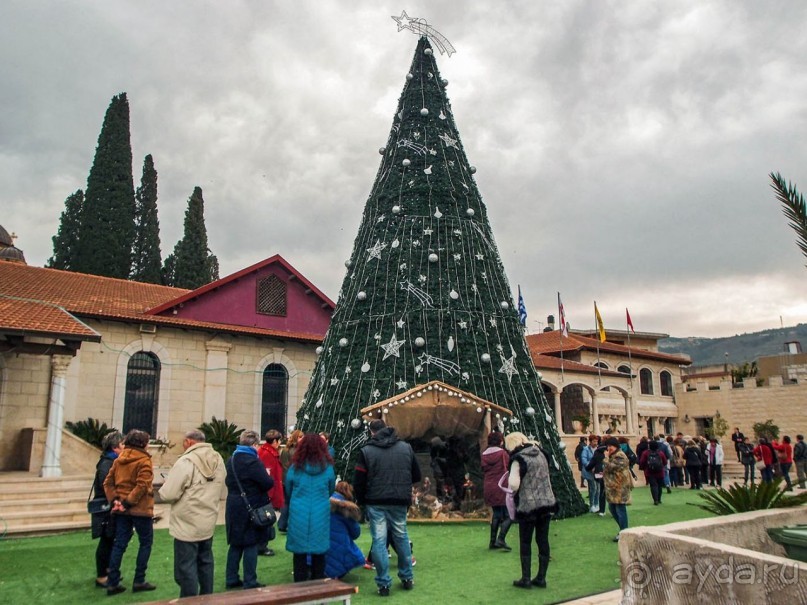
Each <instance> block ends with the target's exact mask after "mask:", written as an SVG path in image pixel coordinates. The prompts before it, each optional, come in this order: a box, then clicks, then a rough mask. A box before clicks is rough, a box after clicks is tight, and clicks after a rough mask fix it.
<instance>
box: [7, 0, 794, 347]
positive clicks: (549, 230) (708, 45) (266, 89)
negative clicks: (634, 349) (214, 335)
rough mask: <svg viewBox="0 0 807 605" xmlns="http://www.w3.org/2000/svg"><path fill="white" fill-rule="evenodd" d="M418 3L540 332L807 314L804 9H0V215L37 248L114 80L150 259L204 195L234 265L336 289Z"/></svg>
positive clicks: (715, 328)
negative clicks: (796, 214)
mask: <svg viewBox="0 0 807 605" xmlns="http://www.w3.org/2000/svg"><path fill="white" fill-rule="evenodd" d="M403 9H405V10H406V11H407V12H408V14H409V16H411V17H422V18H425V19H427V20H428V21H429V23H430V24H431V25H432V26H433V27H435V28H436V29H437V30H439V31H440V32H441V33H442V34H443V35H445V36H446V37H447V38H448V39H449V40H450V41H451V42H452V43H453V45H454V46H455V48H456V49H457V53H456V54H455V55H453V56H452V57H451V58H447V57H445V56H442V57H439V58H438V63H439V67H440V70H441V72H442V76H443V77H444V78H447V79H448V80H449V82H450V84H449V87H448V89H447V90H448V94H449V97H450V99H451V103H452V107H453V110H454V115H455V119H456V123H457V126H458V127H459V130H460V133H461V135H462V139H463V144H464V146H465V149H466V152H467V154H468V158H469V160H470V162H471V164H473V165H475V166H476V167H477V169H478V172H477V173H476V178H477V182H478V184H479V188H480V190H481V192H482V196H483V199H484V201H485V203H486V205H487V207H488V211H489V214H490V217H491V221H492V224H493V229H494V233H495V235H496V240H497V243H498V245H499V249H500V250H501V253H502V257H503V259H502V260H503V262H504V266H505V268H506V270H507V273H508V278H509V280H510V283H511V284H512V285H513V287H514V288H515V286H516V284H521V286H522V290H523V292H524V296H525V299H526V303H527V307H528V311H529V313H530V318H529V321H530V329H531V331H537V330H538V329H539V328H540V327H541V326H540V325H539V324H538V323H537V321H538V320H541V321H543V320H545V317H546V315H547V314H548V313H555V312H556V292H557V291H560V292H561V295H562V297H563V302H564V305H565V308H566V314H567V319H568V320H569V321H570V323H571V324H572V327H577V328H590V327H592V326H593V303H592V301H594V300H597V303H598V306H599V307H600V311H601V313H602V315H603V317H604V319H605V323H606V327H613V328H621V329H624V327H625V323H624V322H625V315H624V309H625V307H628V308H630V312H631V316H632V318H633V323H634V325H635V327H636V329H637V330H639V331H653V332H664V333H669V334H671V335H673V336H728V335H733V334H735V333H742V332H749V331H756V330H759V329H764V328H769V327H778V326H779V325H780V317H781V319H782V321H783V323H784V325H793V324H796V323H799V322H807V269H805V267H804V264H805V259H804V258H803V257H802V256H801V253H800V252H799V251H798V249H797V248H796V245H795V243H794V235H793V234H792V232H791V230H790V229H789V227H788V226H787V223H786V220H785V219H784V217H783V215H782V213H781V210H780V207H779V205H778V203H777V202H776V201H775V198H774V196H773V192H772V191H771V190H770V188H769V186H768V182H769V180H768V176H767V175H768V173H769V172H771V171H780V172H781V173H782V174H783V175H784V176H785V177H786V178H788V179H789V180H792V181H795V182H796V183H797V184H798V185H799V187H800V189H801V190H802V191H807V149H805V143H804V141H805V127H807V36H805V35H804V32H805V25H807V4H805V3H797V2H782V1H776V0H773V1H769V2H765V3H760V2H754V1H725V2H719V1H712V2H710V1H705V0H693V1H686V0H681V1H676V2H651V1H647V2H638V1H627V0H626V1H623V2H619V1H608V0H596V1H595V0H590V1H588V2H586V1H579V0H578V1H575V0H566V1H564V2H552V1H549V0H538V1H536V0H517V1H512V2H507V3H500V2H492V1H489V0H486V1H484V2H482V1H479V2H457V1H434V0H432V1H414V0H407V2H406V3H405V4H403V5H402V4H389V3H383V2H377V1H375V0H373V1H355V0H354V1H347V0H345V1H326V0H296V1H293V2H292V1H288V2H279V1H268V0H267V1H263V0H261V1H259V0H254V1H251V2H248V1H235V0H228V1H227V2H217V1H212V0H211V1H201V0H193V1H191V0H172V1H171V2H164V1H151V0H148V1H138V2H130V1H116V0H104V1H100V0H99V1H94V2H90V1H86V2H78V1H61V2H47V3H45V2H30V1H29V0H4V1H3V2H2V3H1V4H0V56H2V61H0V82H2V86H0V108H1V110H0V224H2V225H3V226H4V227H5V228H6V229H8V230H9V231H15V232H16V233H17V234H18V236H19V239H18V240H17V245H18V246H19V247H20V248H22V249H23V250H24V251H25V255H26V258H27V260H28V262H29V264H32V265H43V264H44V263H45V261H46V260H47V258H48V257H49V256H50V254H51V252H52V249H51V237H52V236H53V235H54V234H55V232H56V230H57V227H58V219H59V215H60V213H61V211H62V209H63V205H64V199H65V198H66V197H67V195H69V194H70V193H72V192H73V191H75V190H76V189H78V188H84V186H85V183H86V178H87V174H88V172H89V168H90V165H91V163H92V159H93V155H94V151H95V145H96V141H97V137H98V133H99V131H100V127H101V122H102V119H103V115H104V112H105V111H106V108H107V106H108V104H109V101H110V99H111V98H112V96H114V95H115V94H117V93H119V92H122V91H125V92H127V93H128V96H129V102H130V107H131V129H132V147H133V152H134V157H135V162H134V164H135V165H134V174H135V186H136V185H137V184H138V182H139V178H140V172H141V169H142V162H143V157H144V156H145V155H146V154H147V153H151V154H152V155H153V156H154V161H155V165H156V168H157V171H158V173H159V212H160V223H161V225H160V226H161V237H162V250H163V255H166V254H167V253H169V252H170V251H171V249H172V248H173V246H174V244H175V243H176V241H177V239H178V238H179V237H180V236H181V230H182V220H183V215H184V211H185V207H186V203H187V199H188V196H189V195H190V194H191V192H192V190H193V187H194V186H195V185H199V186H201V187H202V188H203V190H204V197H205V204H206V208H205V211H206V220H207V228H208V236H209V239H210V246H211V248H212V250H213V252H214V253H215V254H217V255H218V257H219V260H220V263H221V271H222V275H226V274H228V273H232V272H234V271H237V270H239V269H241V268H243V267H245V266H247V265H249V264H251V263H254V262H257V261H259V260H261V259H263V258H266V257H268V256H271V255H273V254H276V253H279V254H281V255H283V256H284V257H285V258H286V259H287V260H288V261H289V262H290V263H291V264H292V265H294V266H295V267H297V269H299V270H300V271H301V272H302V273H303V274H304V275H306V276H307V277H308V278H309V279H311V280H312V281H313V282H314V283H315V284H317V285H318V286H319V287H320V288H321V289H322V290H323V291H324V292H325V293H326V294H328V295H329V296H331V297H332V298H335V297H336V296H337V293H338V290H339V286H340V284H341V280H342V277H343V276H344V266H343V261H344V259H346V258H347V257H348V256H349V254H350V250H351V247H352V242H353V238H354V237H355V235H356V232H357V230H358V225H359V220H360V218H361V213H362V209H363V206H364V202H365V201H366V199H367V195H368V194H369V191H370V188H371V185H372V183H373V179H374V177H375V173H376V171H377V169H378V165H379V162H380V156H379V155H378V148H379V146H381V145H383V144H384V143H385V141H386V139H387V135H388V134H389V129H390V126H391V124H392V116H393V113H394V111H395V109H396V103H397V99H398V96H399V94H400V92H401V90H402V88H403V85H404V77H405V74H406V72H407V70H408V67H409V64H410V61H411V57H412V53H413V51H414V48H415V44H416V42H417V38H416V36H415V35H413V34H411V33H409V32H408V31H403V32H401V33H397V28H396V24H395V22H394V21H392V19H391V18H390V16H391V15H399V14H400V12H401V10H403Z"/></svg>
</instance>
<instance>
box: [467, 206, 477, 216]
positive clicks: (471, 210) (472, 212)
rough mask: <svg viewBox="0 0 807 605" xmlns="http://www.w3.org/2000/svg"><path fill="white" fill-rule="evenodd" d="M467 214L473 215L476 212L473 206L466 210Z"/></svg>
mask: <svg viewBox="0 0 807 605" xmlns="http://www.w3.org/2000/svg"><path fill="white" fill-rule="evenodd" d="M465 214H467V215H468V216H473V215H474V214H476V212H474V209H473V208H468V210H466V211H465Z"/></svg>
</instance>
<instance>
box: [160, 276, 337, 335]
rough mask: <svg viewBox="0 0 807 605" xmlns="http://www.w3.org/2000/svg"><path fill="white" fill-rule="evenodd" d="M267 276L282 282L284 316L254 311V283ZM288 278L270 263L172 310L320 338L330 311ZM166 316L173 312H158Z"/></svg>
mask: <svg viewBox="0 0 807 605" xmlns="http://www.w3.org/2000/svg"><path fill="white" fill-rule="evenodd" d="M270 273H271V274H274V275H277V276H278V277H279V278H280V279H282V280H283V281H284V282H285V283H286V317H278V316H275V315H262V314H260V313H257V312H256V311H255V308H256V304H255V303H256V288H257V283H258V281H259V280H261V279H263V278H264V277H266V276H267V275H269V274H270ZM291 276H292V275H291V274H290V273H289V272H288V271H286V270H285V269H284V268H283V267H282V266H280V265H278V264H271V265H269V266H267V267H263V268H262V269H259V270H258V271H256V272H254V273H249V274H248V275H244V276H243V277H241V278H239V279H237V280H233V281H230V282H228V283H226V284H224V285H222V286H221V287H220V288H218V289H216V290H211V291H209V292H206V293H204V294H203V295H202V296H201V297H199V298H196V299H191V300H188V301H186V302H185V303H183V305H182V307H181V308H180V307H175V310H176V314H175V317H183V318H186V319H195V320H198V321H212V322H218V323H225V324H234V325H238V326H249V327H259V328H267V329H270V330H283V331H286V332H304V333H306V334H321V335H322V336H323V337H324V336H325V332H326V331H327V330H328V325H329V324H330V322H331V309H330V308H325V309H323V308H322V307H321V304H322V300H321V299H320V298H319V297H317V296H316V295H315V294H313V293H311V294H306V293H305V290H306V288H305V285H304V284H302V283H300V281H299V280H297V279H291V280H290V279H289V278H290V277H291ZM169 314H173V311H171V310H168V311H164V312H163V313H161V315H169Z"/></svg>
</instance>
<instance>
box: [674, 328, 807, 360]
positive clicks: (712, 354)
mask: <svg viewBox="0 0 807 605" xmlns="http://www.w3.org/2000/svg"><path fill="white" fill-rule="evenodd" d="M792 341H799V342H801V344H802V348H803V349H804V350H807V324H799V325H797V326H793V327H790V328H776V329H773V330H763V331H762V332H754V333H752V334H738V335H736V336H728V337H725V338H699V337H689V338H664V339H662V340H659V341H658V348H659V351H661V352H663V353H675V354H678V353H683V354H686V355H689V356H690V357H691V358H692V364H693V365H697V366H700V365H710V364H720V363H726V353H728V354H729V355H728V363H730V364H732V365H739V364H742V363H744V362H746V361H748V362H751V361H754V360H755V359H757V358H759V357H764V356H766V355H777V354H779V353H782V352H783V351H784V348H785V343H786V342H792Z"/></svg>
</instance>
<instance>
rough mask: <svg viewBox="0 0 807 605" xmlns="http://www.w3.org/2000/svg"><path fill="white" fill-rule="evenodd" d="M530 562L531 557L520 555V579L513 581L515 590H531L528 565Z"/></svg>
mask: <svg viewBox="0 0 807 605" xmlns="http://www.w3.org/2000/svg"><path fill="white" fill-rule="evenodd" d="M531 562H532V557H531V556H530V555H527V556H526V557H525V556H524V555H521V578H520V579H518V580H513V586H515V587H516V588H532V584H531V583H530V563H531Z"/></svg>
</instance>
